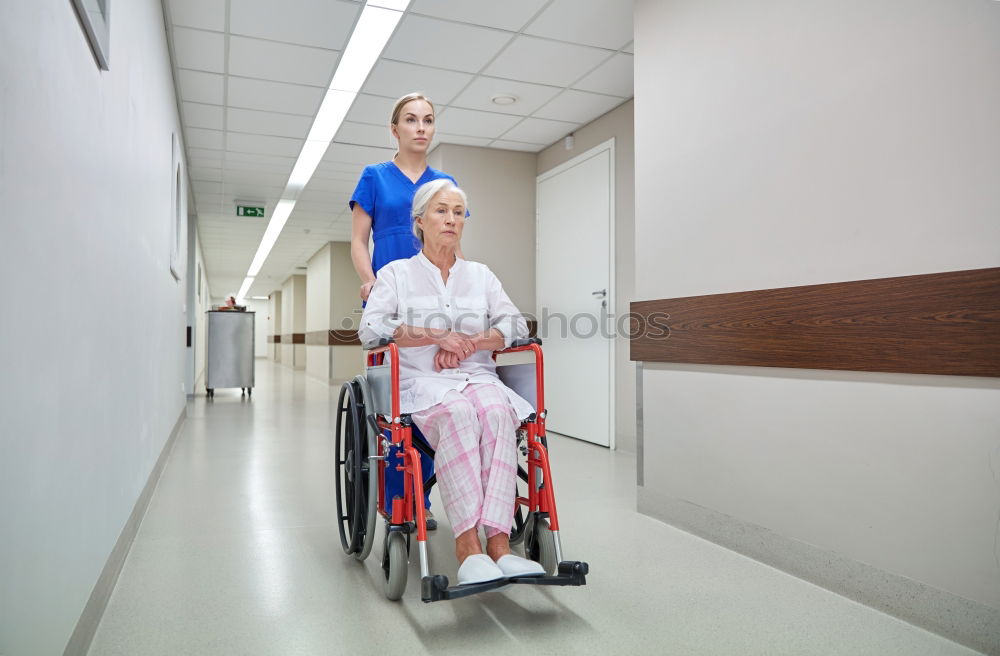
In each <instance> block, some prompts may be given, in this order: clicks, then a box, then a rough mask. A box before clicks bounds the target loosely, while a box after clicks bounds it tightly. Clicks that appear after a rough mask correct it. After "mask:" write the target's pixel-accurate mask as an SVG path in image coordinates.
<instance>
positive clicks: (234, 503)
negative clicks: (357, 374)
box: [90, 360, 974, 656]
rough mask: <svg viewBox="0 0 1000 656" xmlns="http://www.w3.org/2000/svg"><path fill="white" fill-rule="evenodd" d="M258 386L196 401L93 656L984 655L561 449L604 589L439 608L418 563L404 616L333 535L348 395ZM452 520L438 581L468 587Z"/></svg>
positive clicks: (568, 548)
mask: <svg viewBox="0 0 1000 656" xmlns="http://www.w3.org/2000/svg"><path fill="white" fill-rule="evenodd" d="M257 381H258V386H257V388H256V389H255V392H254V396H253V399H252V400H245V399H241V398H240V396H239V391H238V390H236V391H233V390H220V391H218V392H217V395H216V398H215V400H214V402H210V403H209V402H206V401H205V399H203V398H199V399H197V400H195V401H194V402H192V403H191V404H190V406H189V417H188V420H187V422H186V424H185V426H184V429H183V432H182V433H181V434H180V436H179V437H178V439H177V443H176V445H175V448H174V451H173V453H172V455H171V457H170V459H169V461H168V462H167V465H166V469H165V470H164V473H163V477H162V479H161V481H160V483H159V486H158V488H157V490H156V492H155V494H154V496H153V499H152V501H151V503H150V506H149V510H148V513H147V515H146V517H145V519H144V521H143V523H142V526H141V528H140V530H139V534H138V536H137V538H136V540H135V543H134V545H133V547H132V550H131V552H130V554H129V556H128V560H127V562H126V564H125V568H124V570H123V572H122V574H121V578H120V579H119V581H118V585H117V587H116V589H115V591H114V593H113V595H112V598H111V601H110V603H109V605H108V608H107V611H106V613H105V615H104V619H103V621H102V623H101V625H100V627H99V629H98V632H97V635H96V637H95V639H94V642H93V646H92V648H91V650H90V654H92V655H93V656H103V655H110V654H127V655H129V656H145V655H152V654H170V655H171V656H175V655H178V654H280V655H286V654H287V655H292V654H374V653H379V654H383V655H390V654H391V655H393V656H396V655H398V654H404V653H458V652H459V651H460V650H461V651H463V652H468V653H473V654H511V653H517V652H516V651H515V650H520V653H528V654H566V653H575V654H607V653H610V654H618V653H633V654H685V655H686V654H692V655H696V654H738V655H741V656H742V655H749V654H771V655H774V654H789V655H795V656H805V655H808V654H824V655H825V654H872V655H878V656H886V655H890V654H900V655H903V654H905V655H915V654H973V653H974V652H972V651H970V650H968V649H965V648H963V647H961V646H958V645H956V644H954V643H952V642H949V641H947V640H945V639H943V638H940V637H938V636H936V635H933V634H931V633H928V632H926V631H923V630H921V629H919V628H916V627H914V626H911V625H909V624H906V623H904V622H901V621H898V620H896V619H893V618H891V617H888V616H886V615H884V614H882V613H879V612H877V611H875V610H872V609H870V608H867V607H865V606H862V605H860V604H857V603H854V602H852V601H849V600H847V599H844V598H842V597H839V596H837V595H834V594H832V593H830V592H827V591H825V590H823V589H821V588H818V587H815V586H813V585H811V584H809V583H805V582H803V581H801V580H799V579H796V578H794V577H791V576H788V575H786V574H784V573H782V572H780V571H777V570H774V569H772V568H770V567H767V566H765V565H762V564H760V563H758V562H755V561H753V560H749V559H747V558H744V557H742V556H740V555H738V554H735V553H733V552H731V551H728V550H726V549H723V548H720V547H718V546H716V545H714V544H712V543H709V542H706V541H704V540H701V539H699V538H696V537H694V536H692V535H689V534H687V533H684V532H682V531H679V530H676V529H674V528H671V527H670V526H667V525H665V524H663V523H661V522H658V521H655V520H652V519H650V518H648V517H645V516H643V515H639V514H638V513H636V512H635V510H634V508H635V475H634V464H633V458H632V457H630V456H629V455H626V454H617V453H614V452H609V451H607V450H606V449H603V448H600V447H595V446H591V445H589V444H585V443H581V442H578V441H575V440H571V439H568V438H562V437H558V436H552V438H551V443H550V448H551V451H552V454H553V460H554V463H553V478H554V482H555V484H556V492H557V501H558V503H559V509H560V519H561V523H562V524H563V526H562V535H563V546H564V550H565V556H566V557H567V558H571V559H579V560H586V561H588V562H589V563H590V567H591V572H592V574H591V576H590V577H589V582H588V585H587V586H586V587H582V588H533V587H518V588H507V589H505V590H502V591H496V592H492V593H487V594H485V595H480V596H478V597H472V598H470V599H464V600H457V601H452V602H439V603H436V604H424V603H422V602H421V601H420V591H419V585H418V579H419V569H418V566H417V565H416V564H415V563H413V564H411V568H410V579H409V581H410V583H409V587H408V588H407V591H406V594H405V595H404V598H403V600H402V601H401V602H389V601H387V600H386V599H385V598H384V596H383V594H382V587H381V584H382V571H381V568H380V566H379V565H380V562H381V550H380V547H379V546H376V549H375V552H374V553H373V554H372V557H370V558H369V559H368V560H367V561H366V562H365V563H363V564H362V563H358V562H357V561H355V560H354V559H353V558H348V557H347V556H345V555H344V553H343V551H342V550H341V548H340V541H339V538H338V535H337V529H336V526H335V524H334V522H333V519H332V518H333V517H334V515H335V511H334V504H335V502H334V497H333V470H334V464H333V462H334V458H333V446H332V439H331V434H332V423H333V417H334V410H333V408H334V405H335V402H336V396H335V395H336V390H335V389H334V388H329V387H327V386H326V385H324V384H322V383H319V382H316V381H313V380H311V379H307V378H306V377H305V375H304V374H302V373H301V372H292V371H291V370H289V369H287V368H283V367H280V366H276V365H273V364H271V363H270V362H267V361H264V360H258V366H257ZM438 506H439V507H440V503H438ZM439 514H443V513H439ZM440 519H441V520H442V526H441V530H439V531H438V532H437V534H436V535H433V534H432V535H433V538H432V539H431V540H430V552H431V566H432V569H434V570H436V571H438V572H440V573H444V574H447V575H449V576H450V577H452V578H454V572H455V569H456V564H455V559H454V556H453V553H452V542H451V540H450V538H449V536H450V529H449V527H448V525H447V521H446V520H445V518H444V517H440ZM379 539H381V529H379ZM377 544H380V543H377ZM414 554H415V552H414Z"/></svg>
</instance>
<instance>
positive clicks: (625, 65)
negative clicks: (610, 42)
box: [573, 53, 635, 98]
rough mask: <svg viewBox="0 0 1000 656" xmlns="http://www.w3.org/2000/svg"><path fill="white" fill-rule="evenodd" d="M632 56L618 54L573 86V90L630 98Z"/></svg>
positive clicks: (631, 91)
mask: <svg viewBox="0 0 1000 656" xmlns="http://www.w3.org/2000/svg"><path fill="white" fill-rule="evenodd" d="M634 59H635V58H634V57H633V56H632V55H626V54H623V53H619V54H617V55H615V56H614V57H612V58H611V59H609V60H608V61H606V62H604V63H603V64H601V65H600V66H599V67H597V69H596V70H595V71H593V72H591V73H589V74H588V75H587V77H585V78H583V79H582V80H580V81H579V82H577V83H575V84H574V85H573V88H574V89H581V90H583V91H596V92H597V93H607V94H611V95H613V96H621V97H623V98H630V97H632V95H633V82H632V70H633V69H632V65H633V60H634Z"/></svg>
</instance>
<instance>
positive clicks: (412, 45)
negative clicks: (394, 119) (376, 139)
mask: <svg viewBox="0 0 1000 656" xmlns="http://www.w3.org/2000/svg"><path fill="white" fill-rule="evenodd" d="M510 39H511V34H510V33H509V32H501V31H498V30H491V29H487V28H484V27H475V26H471V25H460V24H458V23H448V22H445V21H441V20H437V19H434V18H424V17H423V16H414V15H412V14H408V15H407V16H405V17H404V18H403V20H402V21H400V24H399V27H398V28H396V34H395V35H394V36H393V37H392V40H391V41H389V45H388V46H387V47H386V49H385V51H384V52H383V53H382V55H383V57H385V58H387V59H396V60H399V61H406V62H412V63H414V64H423V65H426V66H436V67H438V68H445V69H450V70H459V71H465V72H467V73H477V72H478V71H479V70H480V69H481V68H482V67H483V66H485V65H486V62H488V61H490V60H491V59H493V57H494V56H495V55H496V54H497V53H498V52H499V51H500V49H501V48H502V47H504V46H505V45H506V44H507V43H508V42H509V41H510ZM400 95H402V94H400Z"/></svg>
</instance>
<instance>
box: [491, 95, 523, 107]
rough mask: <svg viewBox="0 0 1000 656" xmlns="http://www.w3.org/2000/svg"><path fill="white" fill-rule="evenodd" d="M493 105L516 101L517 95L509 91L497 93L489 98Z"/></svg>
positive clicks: (510, 103)
mask: <svg viewBox="0 0 1000 656" xmlns="http://www.w3.org/2000/svg"><path fill="white" fill-rule="evenodd" d="M491 100H492V101H493V104H494V105H513V104H514V103H516V102H517V96H515V95H513V94H510V93H499V94H497V95H495V96H493V97H492V98H491Z"/></svg>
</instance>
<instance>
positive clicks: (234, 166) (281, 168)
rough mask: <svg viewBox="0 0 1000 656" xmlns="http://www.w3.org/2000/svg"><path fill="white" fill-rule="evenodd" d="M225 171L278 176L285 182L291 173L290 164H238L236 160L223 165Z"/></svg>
mask: <svg viewBox="0 0 1000 656" xmlns="http://www.w3.org/2000/svg"><path fill="white" fill-rule="evenodd" d="M225 169H226V170H227V171H233V172H234V173H236V172H246V173H254V172H258V173H271V174H274V175H280V176H282V177H283V178H285V179H286V180H287V179H288V175H289V174H290V173H291V172H292V162H290V161H289V162H288V163H287V164H284V163H268V162H240V161H237V160H229V161H227V162H226V163H225Z"/></svg>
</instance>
